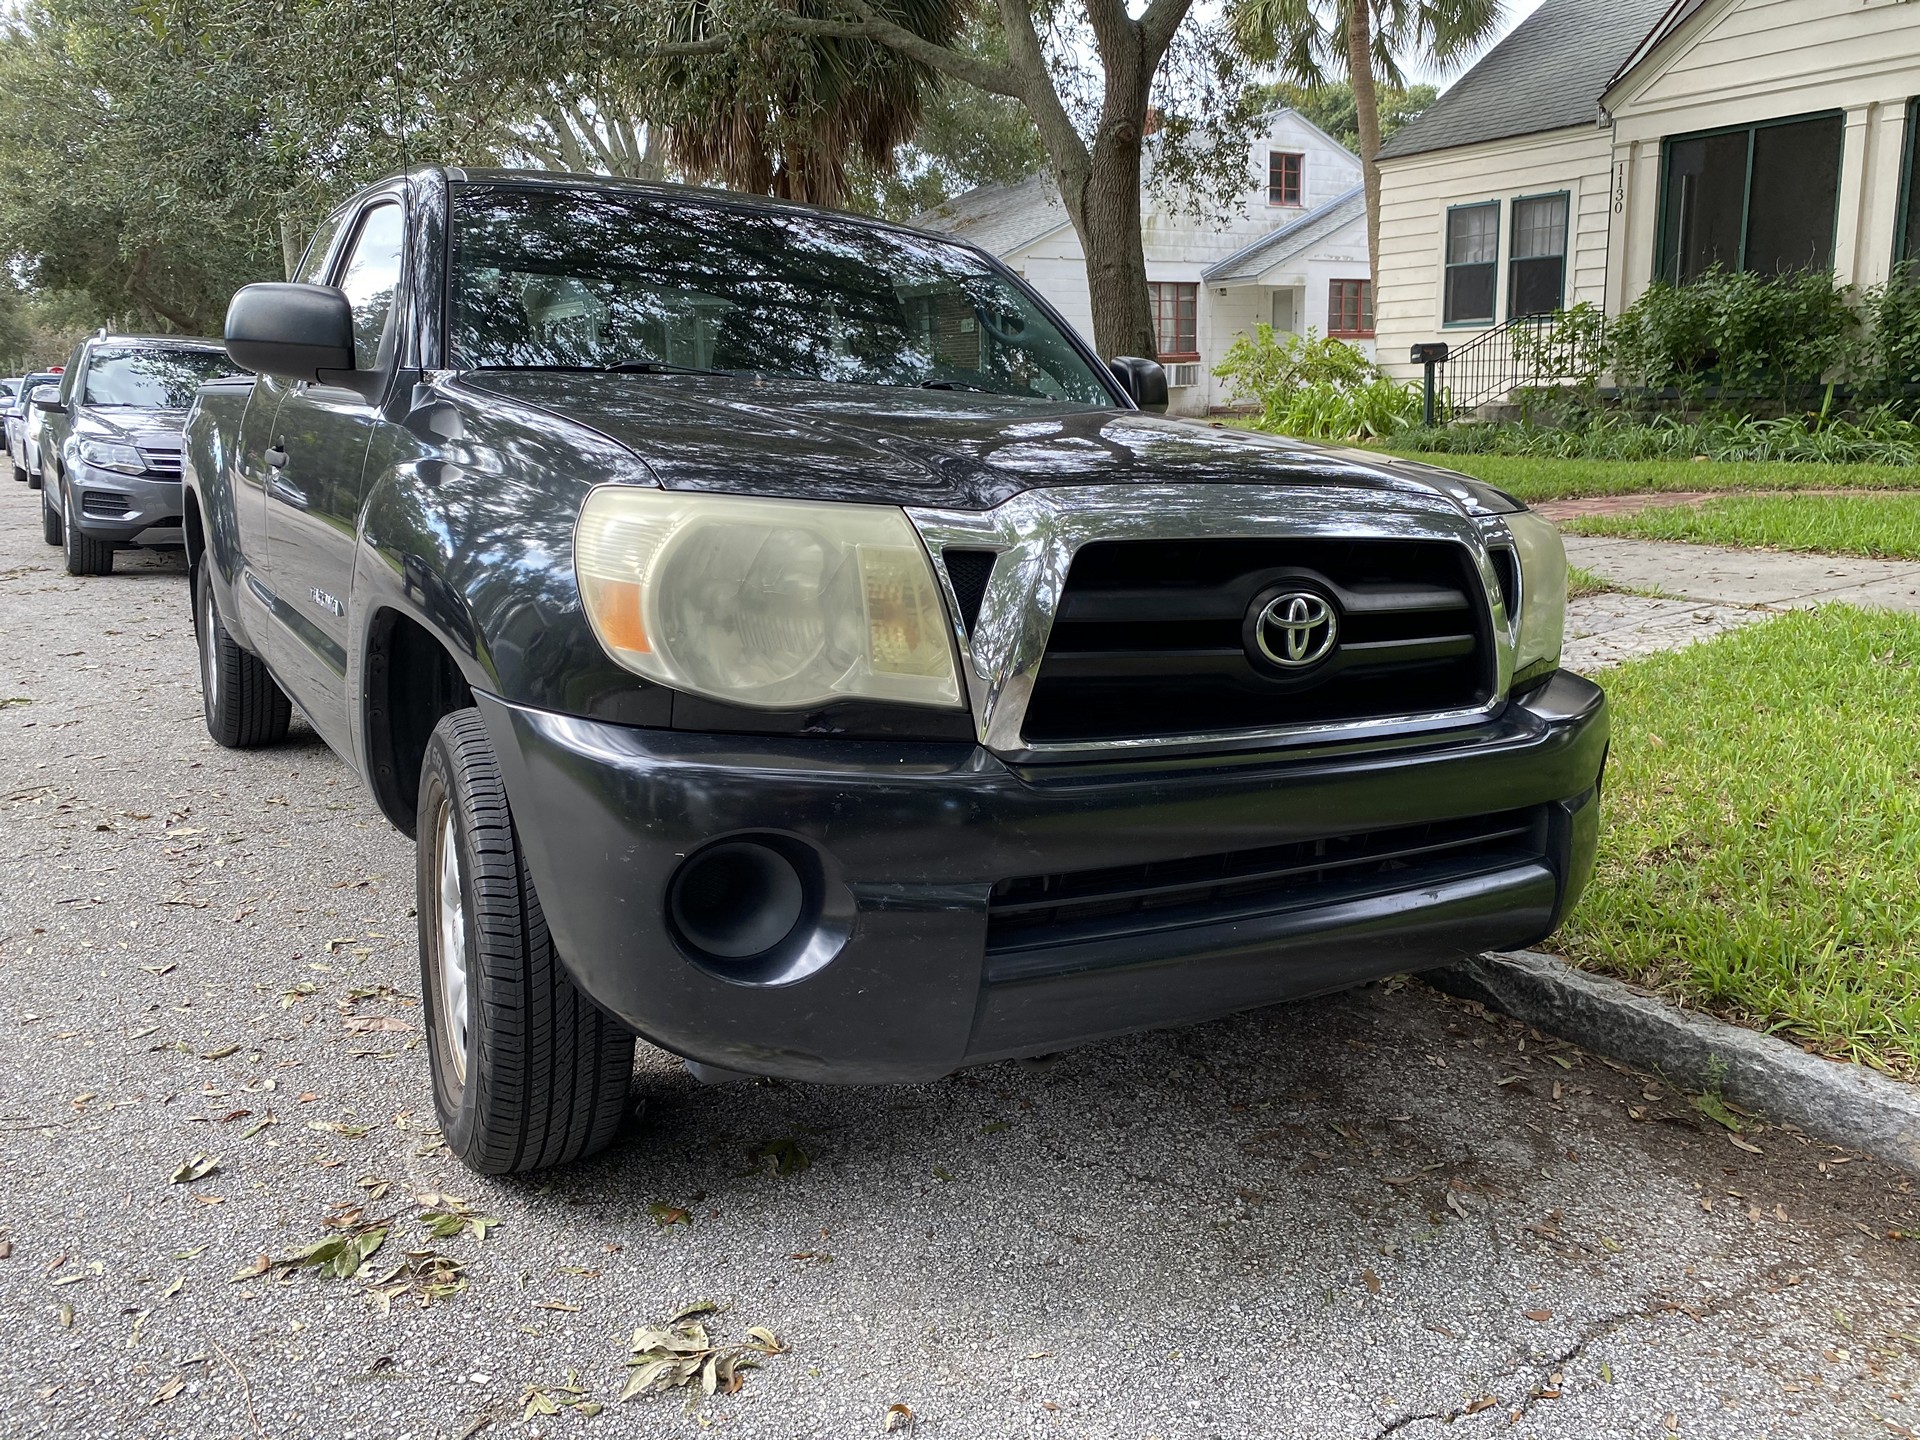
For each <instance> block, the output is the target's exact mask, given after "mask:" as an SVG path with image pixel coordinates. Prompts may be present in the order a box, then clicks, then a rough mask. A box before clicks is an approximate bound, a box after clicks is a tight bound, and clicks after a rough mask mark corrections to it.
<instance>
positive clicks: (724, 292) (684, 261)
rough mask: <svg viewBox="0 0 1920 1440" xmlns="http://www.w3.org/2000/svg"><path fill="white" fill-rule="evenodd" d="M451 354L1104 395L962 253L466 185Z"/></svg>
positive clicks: (660, 207) (728, 216)
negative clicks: (467, 187) (471, 187)
mask: <svg viewBox="0 0 1920 1440" xmlns="http://www.w3.org/2000/svg"><path fill="white" fill-rule="evenodd" d="M454 225H455V247H454V280H453V283H454V325H453V336H452V341H453V352H454V354H453V363H454V364H455V365H456V366H459V367H462V368H483V367H485V368H509V369H510V368H520V367H532V366H560V367H567V368H572V367H582V368H592V369H606V368H612V367H617V366H621V365H625V366H627V367H629V368H632V369H651V368H657V369H661V370H669V369H671V370H694V371H702V370H719V371H725V372H729V373H735V372H743V373H752V374H760V375H776V376H792V377H799V378H805V379H814V380H826V381H836V382H841V383H849V384H866V385H907V386H913V385H922V386H933V387H951V388H954V389H965V390H985V391H990V392H992V393H995V394H1003V395H1019V396H1030V397H1033V398H1036V399H1048V400H1055V401H1059V400H1067V401H1077V402H1080V403H1082V404H1087V405H1101V406H1111V405H1113V404H1114V398H1113V394H1112V392H1111V391H1110V390H1109V389H1108V387H1107V386H1106V385H1105V384H1103V383H1102V381H1101V379H1100V378H1099V376H1098V375H1097V374H1096V373H1095V371H1094V369H1093V367H1092V366H1090V365H1089V364H1088V363H1087V362H1086V361H1085V360H1083V359H1082V358H1081V356H1080V354H1079V353H1078V352H1077V351H1076V350H1075V349H1074V347H1073V346H1072V344H1071V343H1070V342H1069V341H1068V340H1067V338H1066V337H1065V336H1064V335H1062V334H1061V333H1060V331H1059V329H1058V328H1057V327H1056V326H1055V325H1054V324H1053V323H1052V322H1051V321H1050V320H1048V319H1047V317H1046V316H1045V315H1044V314H1043V313H1042V312H1041V311H1040V309H1039V308H1038V307H1037V306H1036V305H1035V304H1034V303H1033V301H1032V300H1031V299H1029V298H1028V297H1027V296H1026V295H1025V294H1023V293H1022V292H1021V291H1020V289H1019V288H1018V287H1016V286H1014V285H1012V284H1010V283H1009V282H1008V281H1006V280H1005V279H1003V278H1002V277H1001V276H999V275H997V274H995V273H994V272H993V271H992V270H991V269H990V268H988V266H987V265H986V264H985V263H984V262H983V261H982V260H981V259H980V257H979V256H977V255H975V254H973V253H971V252H969V251H967V250H966V249H964V248H962V247H960V246H957V245H950V244H946V243H944V242H942V241H939V240H935V239H932V238H929V237H925V236H917V235H911V234H906V233H902V232H899V231H892V230H886V229H881V228H879V227H876V226H872V225H865V224H861V223H858V222H855V221H847V220H837V219H835V218H833V217H832V216H825V215H810V214H805V213H798V212H793V211H781V210H772V209H759V208H756V207H752V206H746V205H727V204H723V203H715V202H711V201H703V200H699V199H694V198H687V199H678V198H674V197H665V196H659V195H651V194H645V193H640V192H629V193H621V192H617V191H614V192H609V191H603V190H585V189H581V190H573V189H561V188H554V189H547V188H540V189H534V188H531V187H527V188H512V187H498V186H489V187H476V188H474V189H470V190H465V191H462V192H459V193H458V194H457V196H456V200H455V211H454Z"/></svg>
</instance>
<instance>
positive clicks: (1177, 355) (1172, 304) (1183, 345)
mask: <svg viewBox="0 0 1920 1440" xmlns="http://www.w3.org/2000/svg"><path fill="white" fill-rule="evenodd" d="M1147 293H1148V295H1149V296H1151V297H1152V300H1153V336H1154V344H1155V345H1156V346H1158V347H1159V350H1160V358H1161V359H1162V360H1198V359H1199V358H1200V326H1199V313H1200V287H1199V286H1198V285H1188V284H1181V283H1170V282H1166V281H1153V282H1150V283H1149V284H1148V285H1147Z"/></svg>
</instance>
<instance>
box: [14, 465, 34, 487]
mask: <svg viewBox="0 0 1920 1440" xmlns="http://www.w3.org/2000/svg"><path fill="white" fill-rule="evenodd" d="M30 478H31V477H30V476H28V474H27V472H26V471H25V470H22V469H21V468H20V467H19V466H18V465H16V466H14V467H13V483H14V484H16V485H25V484H26V483H27V481H28V480H29V479H30Z"/></svg>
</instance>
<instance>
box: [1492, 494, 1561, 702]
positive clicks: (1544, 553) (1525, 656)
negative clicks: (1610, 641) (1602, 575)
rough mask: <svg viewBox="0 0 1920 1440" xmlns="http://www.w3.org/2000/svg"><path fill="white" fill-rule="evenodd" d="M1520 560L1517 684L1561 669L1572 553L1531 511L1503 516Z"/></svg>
mask: <svg viewBox="0 0 1920 1440" xmlns="http://www.w3.org/2000/svg"><path fill="white" fill-rule="evenodd" d="M1502 518H1503V519H1505V521H1506V524H1507V529H1508V530H1509V531H1511V532H1512V534H1513V545H1514V549H1515V551H1516V552H1517V553H1518V554H1519V557H1520V633H1519V637H1518V643H1517V644H1516V646H1515V650H1514V656H1513V676H1514V679H1515V681H1521V680H1531V679H1534V678H1536V677H1537V676H1540V675H1544V674H1547V673H1549V672H1551V671H1553V670H1555V669H1558V668H1559V665H1560V645H1561V642H1562V641H1563V640H1564V639H1565V636H1566V628H1567V548H1566V546H1565V545H1563V544H1561V543H1560V531H1559V530H1558V529H1557V528H1555V526H1554V525H1553V523H1552V522H1551V521H1548V520H1543V519H1541V518H1540V517H1539V516H1538V515H1536V514H1534V513H1533V512H1532V511H1531V510H1520V511H1517V512H1515V513H1514V514H1512V515H1507V516H1504V517H1502Z"/></svg>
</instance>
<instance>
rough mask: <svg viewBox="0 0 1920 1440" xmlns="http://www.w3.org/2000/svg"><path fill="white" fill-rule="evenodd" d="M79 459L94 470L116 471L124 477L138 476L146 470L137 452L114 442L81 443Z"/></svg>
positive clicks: (88, 441)
mask: <svg viewBox="0 0 1920 1440" xmlns="http://www.w3.org/2000/svg"><path fill="white" fill-rule="evenodd" d="M80 458H81V460H82V461H84V462H85V463H86V464H88V465H91V466H93V467H94V468H95V469H96V470H118V471H120V472H121V473H122V474H124V475H138V474H140V473H141V472H143V471H144V470H145V469H146V468H147V465H146V462H145V461H144V460H142V459H141V458H140V452H139V451H138V450H136V449H134V448H133V446H131V445H125V444H122V443H120V442H119V441H115V440H83V441H81V442H80Z"/></svg>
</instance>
